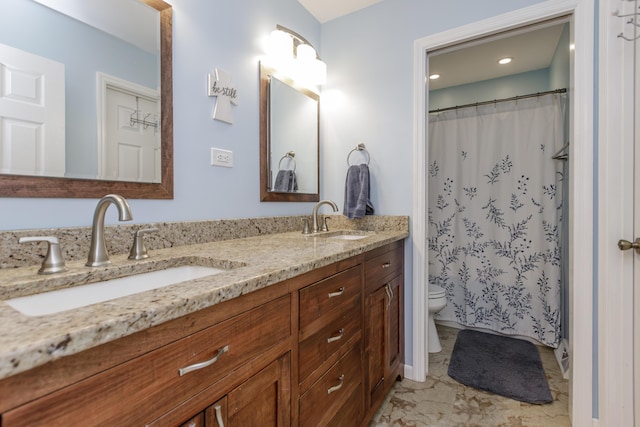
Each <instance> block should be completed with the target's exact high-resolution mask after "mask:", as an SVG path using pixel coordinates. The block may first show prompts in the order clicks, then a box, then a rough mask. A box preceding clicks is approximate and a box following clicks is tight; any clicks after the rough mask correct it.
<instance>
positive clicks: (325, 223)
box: [320, 215, 331, 231]
mask: <svg viewBox="0 0 640 427" xmlns="http://www.w3.org/2000/svg"><path fill="white" fill-rule="evenodd" d="M330 219H331V218H330V217H329V216H328V215H324V216H323V217H322V227H320V231H329V227H327V221H328V220H330Z"/></svg>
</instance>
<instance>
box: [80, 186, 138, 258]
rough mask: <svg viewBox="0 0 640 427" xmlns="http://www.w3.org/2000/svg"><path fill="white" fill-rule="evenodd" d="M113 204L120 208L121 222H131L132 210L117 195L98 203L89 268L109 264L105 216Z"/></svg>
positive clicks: (92, 231)
mask: <svg viewBox="0 0 640 427" xmlns="http://www.w3.org/2000/svg"><path fill="white" fill-rule="evenodd" d="M110 203H113V204H114V205H116V207H117V208H118V216H119V218H118V219H119V220H120V221H131V220H132V219H133V216H132V215H131V208H130V207H129V203H127V200H126V199H125V198H124V197H122V196H119V195H117V194H107V195H106V196H104V197H103V198H102V199H100V201H99V202H98V205H97V206H96V210H95V212H94V214H93V226H92V228H91V246H90V247H89V257H88V258H87V263H86V264H85V265H86V266H88V267H99V266H101V265H106V264H109V262H110V261H109V254H108V253H107V245H106V242H105V239H104V214H105V213H106V212H107V208H108V207H109V204H110Z"/></svg>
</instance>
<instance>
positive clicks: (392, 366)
mask: <svg viewBox="0 0 640 427" xmlns="http://www.w3.org/2000/svg"><path fill="white" fill-rule="evenodd" d="M402 282H403V276H398V277H396V278H394V279H393V280H392V281H390V282H389V283H388V284H387V285H386V286H387V288H388V290H389V295H390V301H389V304H388V305H387V331H388V332H387V355H386V373H385V375H386V377H387V378H389V381H394V380H395V376H397V375H398V373H399V372H397V370H398V368H399V367H400V363H401V362H402V359H403V357H402V356H403V350H404V348H403V346H404V343H403V336H402V335H403V334H402V330H403V328H402V326H403V325H402V322H404V313H403V310H402V307H403V305H402V301H403V300H404V295H403V294H402V290H403V286H402ZM392 377H394V378H392Z"/></svg>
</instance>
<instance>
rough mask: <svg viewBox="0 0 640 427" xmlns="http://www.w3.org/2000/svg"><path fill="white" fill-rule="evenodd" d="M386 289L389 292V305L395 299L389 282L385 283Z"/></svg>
mask: <svg viewBox="0 0 640 427" xmlns="http://www.w3.org/2000/svg"><path fill="white" fill-rule="evenodd" d="M384 291H385V292H386V293H387V298H388V300H387V307H389V306H390V305H391V300H392V299H393V293H392V291H391V286H389V284H388V283H387V284H386V285H384Z"/></svg>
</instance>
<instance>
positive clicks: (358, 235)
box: [313, 230, 369, 240]
mask: <svg viewBox="0 0 640 427" xmlns="http://www.w3.org/2000/svg"><path fill="white" fill-rule="evenodd" d="M313 237H321V238H323V239H336V240H360V239H366V238H367V237H369V234H363V233H362V232H358V231H351V230H338V231H330V232H322V233H319V234H315V235H313Z"/></svg>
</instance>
